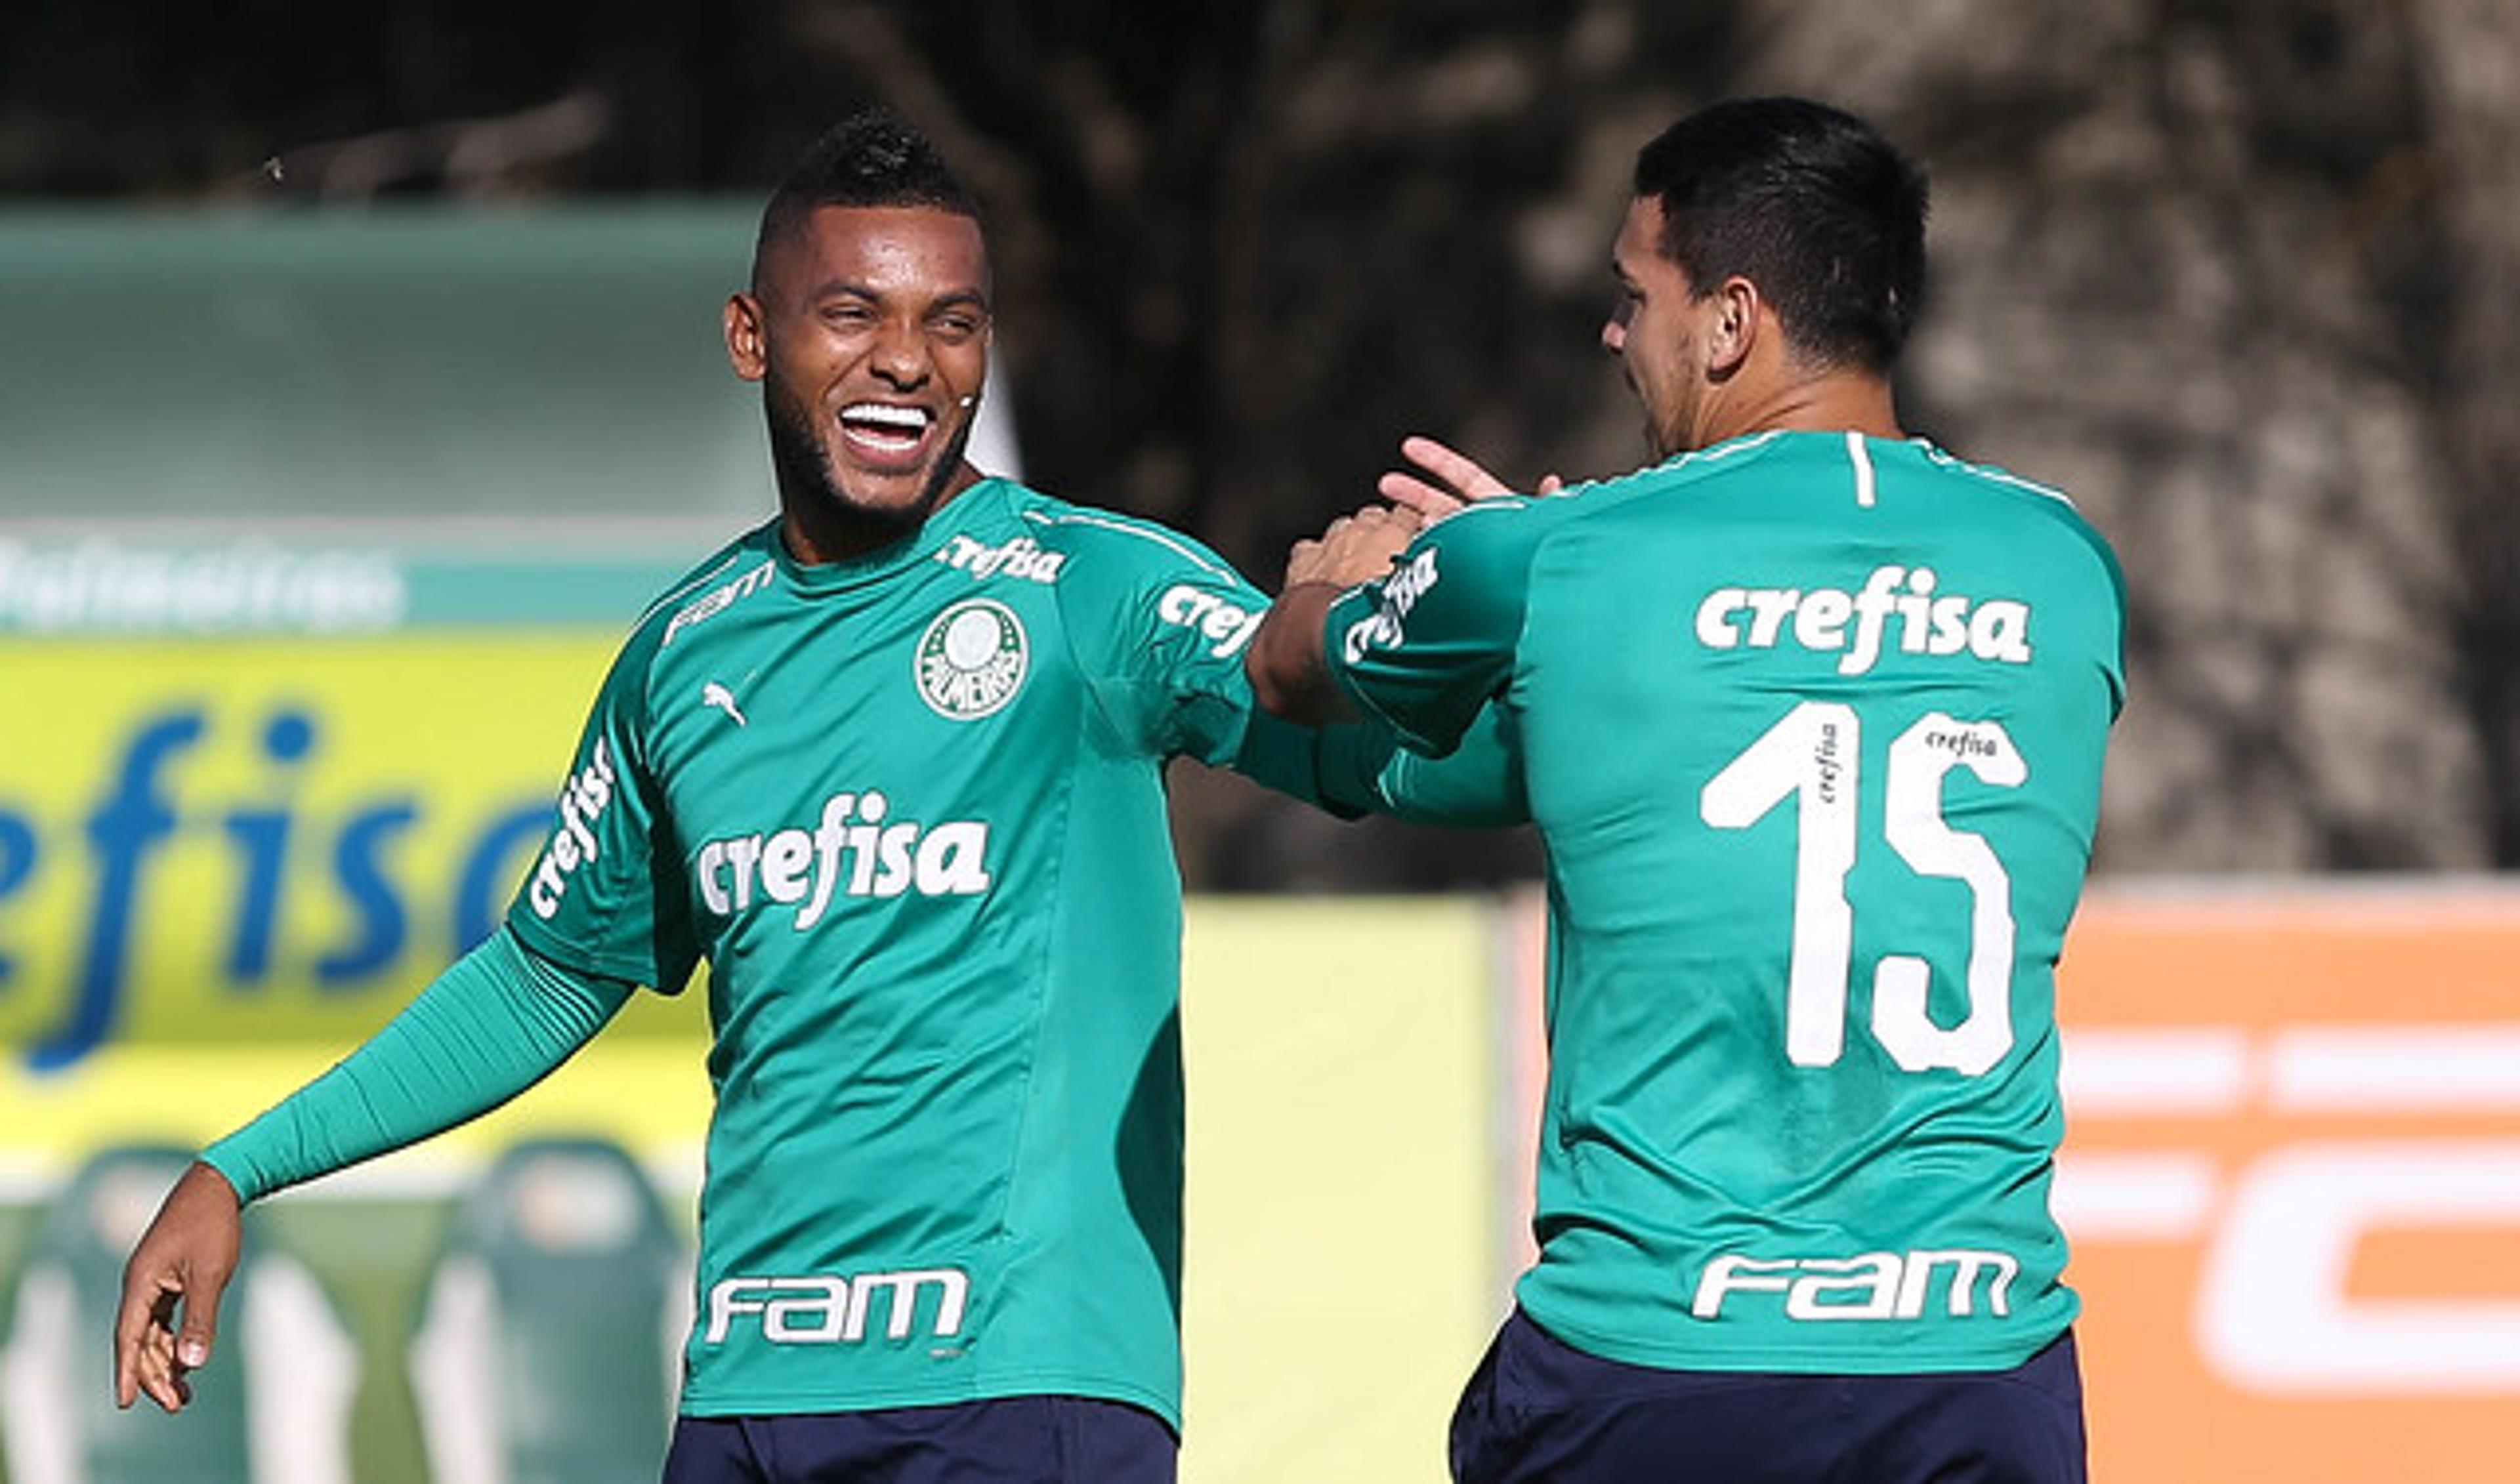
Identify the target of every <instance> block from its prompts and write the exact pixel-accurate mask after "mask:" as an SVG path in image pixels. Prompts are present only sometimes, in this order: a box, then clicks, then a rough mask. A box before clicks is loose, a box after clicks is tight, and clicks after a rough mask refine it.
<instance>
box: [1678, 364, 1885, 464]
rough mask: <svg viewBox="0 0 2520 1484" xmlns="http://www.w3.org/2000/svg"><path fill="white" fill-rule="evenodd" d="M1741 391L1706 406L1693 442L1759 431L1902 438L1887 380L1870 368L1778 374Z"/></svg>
mask: <svg viewBox="0 0 2520 1484" xmlns="http://www.w3.org/2000/svg"><path fill="white" fill-rule="evenodd" d="M1743 391H1744V393H1745V394H1744V395H1742V396H1741V397H1739V398H1738V399H1735V400H1733V401H1731V402H1728V403H1724V404H1722V405H1718V406H1715V407H1712V408H1710V409H1709V416H1708V418H1707V426H1706V427H1705V428H1703V429H1702V430H1701V431H1702V433H1703V434H1704V435H1703V436H1702V437H1701V438H1700V440H1699V441H1698V442H1697V443H1696V444H1695V445H1694V446H1695V447H1698V448H1707V447H1711V446H1713V445H1715V444H1717V443H1722V442H1726V441H1728V440H1730V439H1733V438H1738V437H1742V436H1744V435H1746V434H1749V433H1758V432H1859V433H1862V434H1864V435H1865V436H1866V437H1870V438H1904V437H1906V436H1907V433H1906V432H1905V431H1903V430H1902V429H1901V428H1900V427H1899V412H1898V408H1897V406H1896V405H1895V404H1894V402H1893V400H1892V398H1891V395H1890V382H1889V379H1888V378H1886V377H1883V376H1879V375H1876V374H1874V373H1872V372H1869V371H1843V370H1831V371H1821V372H1815V373H1811V374H1808V375H1804V376H1798V377H1783V378H1778V379H1777V380H1775V381H1773V382H1770V383H1769V384H1767V385H1765V386H1762V387H1759V388H1756V389H1752V388H1743Z"/></svg>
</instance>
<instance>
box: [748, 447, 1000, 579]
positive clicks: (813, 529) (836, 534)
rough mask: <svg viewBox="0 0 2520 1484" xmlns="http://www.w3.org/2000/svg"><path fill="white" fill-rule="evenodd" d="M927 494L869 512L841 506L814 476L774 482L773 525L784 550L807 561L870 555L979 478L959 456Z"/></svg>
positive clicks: (918, 524) (902, 537) (904, 536)
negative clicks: (803, 483)
mask: <svg viewBox="0 0 2520 1484" xmlns="http://www.w3.org/2000/svg"><path fill="white" fill-rule="evenodd" d="M938 474H939V477H938V478H937V480H936V481H935V483H934V485H933V486H931V489H930V493H929V494H928V495H927V496H926V497H925V498H923V499H922V500H921V501H920V502H919V503H918V504H917V505H916V506H915V507H912V508H910V509H907V510H903V511H899V512H869V511H863V510H859V509H857V508H855V507H853V506H849V505H844V504H842V503H841V502H840V501H838V500H836V499H834V498H832V493H831V492H830V491H829V490H828V489H825V488H823V487H822V486H821V484H820V482H819V481H807V482H808V483H809V484H810V485H811V486H812V487H810V488H798V487H796V486H795V484H794V482H793V481H791V480H789V479H787V477H785V476H783V477H782V478H781V479H780V481H779V513H780V520H779V528H780V532H781V534H782V535H784V536H785V537H786V538H787V551H788V554H789V555H791V556H793V557H794V558H795V559H796V560H797V561H798V562H803V563H804V564H805V565H807V566H820V565H822V564H823V563H825V562H847V561H851V560H853V559H856V558H859V557H865V556H871V555H873V554H874V553H876V552H879V551H881V550H883V549H884V548H885V547H887V546H891V545H894V544H895V543H897V542H901V541H905V540H908V539H909V538H910V537H911V536H912V535H914V534H916V533H917V531H918V530H919V528H920V527H921V526H922V525H924V524H926V523H927V518H928V517H930V516H933V515H934V514H936V512H938V511H940V510H943V509H944V508H945V506H946V505H947V503H948V502H950V501H952V500H953V499H954V498H955V497H956V496H958V495H960V494H962V493H963V491H965V490H967V489H969V488H970V487H971V486H972V485H974V484H977V483H979V482H980V478H981V475H980V472H979V471H978V470H976V469H973V468H972V467H971V466H970V465H969V464H967V463H964V462H962V461H961V460H957V461H955V462H954V463H953V464H951V465H948V466H945V467H944V468H942V469H940V470H939V471H938Z"/></svg>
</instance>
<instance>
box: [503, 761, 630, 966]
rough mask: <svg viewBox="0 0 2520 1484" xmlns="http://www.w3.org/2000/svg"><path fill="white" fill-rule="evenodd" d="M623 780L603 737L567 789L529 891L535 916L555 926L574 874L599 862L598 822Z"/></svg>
mask: <svg viewBox="0 0 2520 1484" xmlns="http://www.w3.org/2000/svg"><path fill="white" fill-rule="evenodd" d="M619 786H620V781H619V780H618V779H617V778H615V777H614V775H613V772H612V755H611V752H610V750H609V749H608V748H607V746H606V744H605V740H604V739H603V738H600V737H599V738H597V739H596V740H595V750H594V752H593V753H592V754H590V756H589V757H588V760H587V764H586V766H585V767H584V768H581V769H579V770H578V771H577V772H576V773H575V774H572V775H571V776H570V777H568V778H567V779H565V780H563V781H562V784H561V789H560V826H559V828H557V829H555V830H554V831H553V832H552V836H551V843H550V844H549V845H547V846H545V847H544V848H543V854H542V859H541V860H539V861H537V862H535V864H534V873H533V877H532V878H531V879H530V881H529V882H528V884H527V885H526V887H525V901H526V903H527V904H528V905H529V906H531V907H532V908H533V910H534V916H536V917H538V918H541V919H544V920H545V921H549V920H550V919H551V917H552V915H553V914H554V913H557V912H559V911H560V903H561V898H562V896H564V895H566V894H567V892H568V877H569V874H570V873H571V872H573V871H575V870H576V869H577V868H578V866H579V865H580V864H582V863H584V862H587V861H591V860H593V859H595V857H596V854H597V846H596V841H595V829H594V826H595V822H596V821H597V820H598V819H600V818H602V817H603V814H604V811H605V809H606V808H607V807H608V806H609V805H610V804H611V802H612V793H613V790H614V789H615V788H617V787H619Z"/></svg>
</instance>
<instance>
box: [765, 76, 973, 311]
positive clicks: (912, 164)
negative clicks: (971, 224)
mask: <svg viewBox="0 0 2520 1484" xmlns="http://www.w3.org/2000/svg"><path fill="white" fill-rule="evenodd" d="M821 206H932V207H934V208H935V209H937V210H939V211H950V212H952V213H953V214H955V215H957V216H967V217H969V218H971V219H972V220H973V221H978V220H979V219H980V207H979V204H978V202H974V201H973V200H972V199H971V196H970V193H969V192H967V191H965V190H964V189H963V183H962V182H961V181H960V180H958V179H956V178H955V176H954V172H953V170H951V169H950V168H948V167H947V166H946V163H945V157H944V156H942V155H940V154H938V153H937V151H936V147H935V146H934V145H932V144H929V143H928V142H927V136H925V135H924V134H922V133H920V132H919V131H918V130H917V129H914V128H912V127H911V126H910V125H909V124H908V123H906V122H904V121H903V120H902V118H901V117H900V115H898V114H896V113H894V112H891V111H890V110H888V109H868V110H866V111H864V112H858V113H854V114H851V115H850V116H849V117H847V118H845V119H842V120H841V121H840V122H839V123H837V124H834V125H833V126H832V128H831V130H830V131H829V132H827V133H825V134H824V135H823V137H822V138H820V139H818V140H815V141H814V144H813V147H812V148H811V149H808V150H807V151H806V152H805V153H804V155H803V156H802V157H799V158H798V159H797V161H796V163H795V164H793V165H791V166H789V167H788V170H787V174H786V175H785V176H783V177H781V179H780V181H779V185H778V188H777V189H775V190H773V191H772V192H771V193H770V202H769V204H767V205H765V206H763V207H762V208H761V231H760V234H759V235H758V236H757V237H755V238H754V239H753V244H752V279H753V284H754V286H755V287H756V288H758V287H759V285H760V282H761V262H762V259H763V258H764V257H765V256H767V255H768V253H769V251H770V247H771V245H772V244H773V243H776V242H778V241H780V240H781V239H782V238H785V237H786V236H787V235H788V234H789V233H791V232H794V231H795V230H797V229H798V228H799V227H801V226H803V225H804V222H805V219H806V218H807V217H809V216H811V215H813V214H814V211H815V209H816V208H817V207H821Z"/></svg>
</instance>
